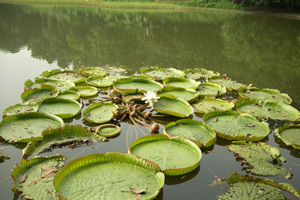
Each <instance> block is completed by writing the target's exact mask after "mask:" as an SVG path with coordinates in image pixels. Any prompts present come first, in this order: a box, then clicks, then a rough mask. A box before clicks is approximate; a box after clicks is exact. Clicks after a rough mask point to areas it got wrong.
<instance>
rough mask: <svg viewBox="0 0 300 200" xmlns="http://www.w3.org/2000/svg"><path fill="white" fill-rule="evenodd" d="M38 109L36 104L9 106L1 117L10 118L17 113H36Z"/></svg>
mask: <svg viewBox="0 0 300 200" xmlns="http://www.w3.org/2000/svg"><path fill="white" fill-rule="evenodd" d="M38 108H39V104H38V103H19V104H16V105H13V106H9V107H8V108H6V109H5V110H4V111H3V116H11V115H15V114H19V113H26V112H36V111H37V110H38Z"/></svg>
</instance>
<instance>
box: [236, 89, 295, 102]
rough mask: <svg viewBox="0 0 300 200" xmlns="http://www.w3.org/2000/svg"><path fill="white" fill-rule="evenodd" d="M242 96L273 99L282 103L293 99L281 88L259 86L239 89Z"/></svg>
mask: <svg viewBox="0 0 300 200" xmlns="http://www.w3.org/2000/svg"><path fill="white" fill-rule="evenodd" d="M239 93H240V95H241V96H242V97H246V98H255V99H260V100H273V101H278V102H280V103H286V104H291V103H292V99H291V98H290V97H289V95H287V94H285V93H280V91H279V90H274V89H259V88H251V89H247V88H244V89H242V90H240V91H239Z"/></svg>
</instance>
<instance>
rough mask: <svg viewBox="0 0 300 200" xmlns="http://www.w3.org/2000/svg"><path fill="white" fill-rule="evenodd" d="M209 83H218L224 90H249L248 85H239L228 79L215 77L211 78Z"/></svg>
mask: <svg viewBox="0 0 300 200" xmlns="http://www.w3.org/2000/svg"><path fill="white" fill-rule="evenodd" d="M210 81H211V82H213V83H218V84H220V85H222V86H224V87H226V88H231V89H233V90H239V89H241V88H248V89H249V88H251V86H250V85H246V84H243V83H239V82H237V81H234V80H231V79H229V78H221V77H217V78H212V79H211V80H210Z"/></svg>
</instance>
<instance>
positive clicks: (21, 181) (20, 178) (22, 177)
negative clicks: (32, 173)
mask: <svg viewBox="0 0 300 200" xmlns="http://www.w3.org/2000/svg"><path fill="white" fill-rule="evenodd" d="M27 177H28V176H27V174H24V175H23V176H20V177H19V180H18V182H19V183H24V182H25V181H26V179H27Z"/></svg>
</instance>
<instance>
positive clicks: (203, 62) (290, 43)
mask: <svg viewBox="0 0 300 200" xmlns="http://www.w3.org/2000/svg"><path fill="white" fill-rule="evenodd" d="M104 65H124V66H126V67H127V68H128V70H129V71H130V73H135V72H139V68H140V67H147V66H153V65H162V66H165V67H174V68H178V69H185V68H194V67H203V68H207V69H210V70H214V71H218V72H220V73H221V74H224V73H226V74H227V76H229V77H231V78H233V79H235V80H237V81H239V82H243V83H253V85H254V86H256V87H259V88H273V89H279V90H280V91H281V92H284V93H287V94H289V95H290V97H291V98H292V99H293V101H294V102H293V104H292V105H293V106H294V107H296V108H297V109H298V110H299V109H300V21H297V20H292V19H285V18H277V17H271V16H263V15H259V16H258V15H241V14H214V13H200V12H184V11H180V12H179V11H177V12H173V11H145V10H142V11H137V10H130V11H129V10H102V9H100V8H96V7H74V6H28V5H26V6H25V5H4V4H0V91H1V97H0V112H1V113H2V111H3V110H4V109H5V108H6V107H8V106H11V105H14V104H16V103H19V102H20V101H21V98H20V95H21V93H22V91H23V87H24V86H23V84H24V82H25V81H26V80H27V79H31V80H33V79H34V78H35V77H37V76H39V75H40V74H41V73H42V72H43V71H45V70H51V69H55V68H60V69H76V68H79V67H85V66H104ZM193 117H194V119H197V117H196V116H193ZM199 120H201V119H199ZM70 123H73V124H77V123H79V124H82V123H83V121H82V119H81V118H80V117H79V118H78V119H73V120H72V121H71V122H70ZM140 128H142V127H140ZM142 129H143V131H144V132H145V133H146V134H149V131H148V130H146V129H144V128H142ZM162 129H163V125H162V126H161V130H160V132H162ZM136 134H137V135H138V137H141V136H143V134H142V132H141V131H140V130H139V129H136V128H135V127H134V126H131V125H127V124H122V133H121V135H120V136H119V137H117V138H115V139H113V140H110V141H109V142H108V143H96V144H94V145H92V146H83V147H80V148H76V149H58V150H55V151H54V152H52V154H53V153H61V154H63V155H64V156H67V157H68V160H67V162H68V161H70V160H72V159H74V158H79V157H81V156H83V155H88V154H92V153H105V152H111V151H114V152H115V151H116V152H127V150H128V145H130V144H131V142H132V141H134V140H135V139H136ZM126 141H128V142H126ZM265 142H268V143H269V144H270V145H272V146H275V147H277V148H279V149H280V150H281V152H282V156H284V157H286V159H287V162H286V163H284V165H283V166H284V167H285V168H286V169H289V168H292V171H293V173H294V176H293V178H292V179H291V180H287V179H285V178H284V175H279V176H276V177H267V178H271V179H274V180H275V181H277V182H287V183H290V184H292V185H293V186H295V187H296V188H297V189H298V190H300V185H299V180H300V162H299V158H300V155H299V151H296V150H292V149H290V148H287V147H285V146H284V145H282V144H281V143H279V142H276V141H275V139H274V136H273V133H271V134H270V135H269V137H268V138H267V139H266V140H265ZM226 144H227V143H226V141H223V140H221V139H218V141H217V143H216V144H215V145H214V146H213V147H211V148H209V149H204V150H203V151H204V152H203V157H202V160H201V163H200V167H199V168H197V169H196V170H195V171H193V172H192V173H190V174H188V175H187V176H184V177H177V178H170V177H168V178H167V180H166V184H165V186H164V188H163V192H162V193H161V199H169V200H172V199H217V195H220V194H222V193H224V192H225V191H226V185H221V186H218V187H212V186H209V184H211V183H212V182H213V181H214V180H215V176H218V177H220V178H226V177H228V176H229V175H230V172H231V171H236V172H239V173H241V174H246V172H245V171H244V170H242V169H241V162H238V161H235V157H234V155H233V154H232V153H230V152H229V151H228V149H227V148H226V146H225V145H226ZM3 146H5V145H4V144H1V146H0V147H1V149H2V147H3ZM22 148H23V146H17V147H14V146H7V148H6V149H4V150H1V151H0V152H1V153H3V154H5V155H8V156H10V159H9V160H6V161H5V162H2V163H0V193H1V199H5V200H6V199H14V198H15V199H17V198H18V196H17V195H14V193H13V192H12V191H11V188H12V183H11V182H12V178H11V177H10V171H11V170H12V168H13V166H14V165H15V164H19V163H20V161H21V159H22V158H21V152H22ZM211 151H215V153H212V152H211ZM42 155H43V156H44V155H51V154H50V153H48V154H42ZM288 198H292V197H291V196H288Z"/></svg>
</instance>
